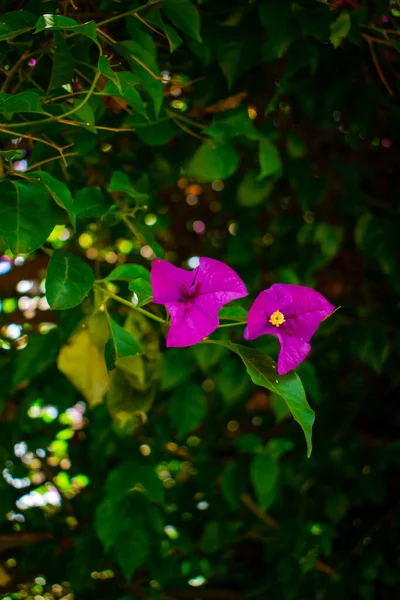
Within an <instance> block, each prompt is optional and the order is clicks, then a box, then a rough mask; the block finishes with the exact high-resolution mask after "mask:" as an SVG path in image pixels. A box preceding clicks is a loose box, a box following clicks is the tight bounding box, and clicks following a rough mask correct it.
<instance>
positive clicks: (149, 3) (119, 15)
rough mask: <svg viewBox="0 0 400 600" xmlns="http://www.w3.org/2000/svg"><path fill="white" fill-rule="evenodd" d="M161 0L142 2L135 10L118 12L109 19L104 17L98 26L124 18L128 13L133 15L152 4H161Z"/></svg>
mask: <svg viewBox="0 0 400 600" xmlns="http://www.w3.org/2000/svg"><path fill="white" fill-rule="evenodd" d="M161 2H162V0H150V2H148V3H147V4H143V6H139V8H135V10H128V11H127V12H124V13H119V14H118V15H115V16H114V17H110V18H109V19H104V21H100V22H99V23H97V26H98V27H103V25H108V24H109V23H113V22H114V21H118V20H119V19H124V18H125V17H129V15H132V16H133V15H135V14H136V13H138V12H140V11H141V10H145V9H146V8H150V6H154V4H161Z"/></svg>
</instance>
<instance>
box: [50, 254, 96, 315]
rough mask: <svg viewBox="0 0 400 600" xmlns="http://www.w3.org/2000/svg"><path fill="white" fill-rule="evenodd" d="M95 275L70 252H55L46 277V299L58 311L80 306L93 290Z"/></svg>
mask: <svg viewBox="0 0 400 600" xmlns="http://www.w3.org/2000/svg"><path fill="white" fill-rule="evenodd" d="M93 284H94V274H93V271H92V269H91V268H90V267H89V265H87V264H86V263H84V262H83V261H82V260H81V259H80V258H78V257H77V256H75V255H74V254H71V253H70V252H60V251H59V250H56V251H55V252H53V254H52V256H51V259H50V262H49V266H48V269H47V275H46V297H47V301H48V303H49V304H50V306H51V308H54V309H56V310H59V309H66V308H72V307H73V306H78V304H80V303H81V302H82V300H83V299H84V298H85V296H86V295H87V294H88V292H89V291H90V290H91V289H92V286H93Z"/></svg>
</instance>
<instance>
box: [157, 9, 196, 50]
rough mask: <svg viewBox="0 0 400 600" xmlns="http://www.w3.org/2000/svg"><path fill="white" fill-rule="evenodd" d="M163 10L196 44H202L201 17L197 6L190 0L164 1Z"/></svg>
mask: <svg viewBox="0 0 400 600" xmlns="http://www.w3.org/2000/svg"><path fill="white" fill-rule="evenodd" d="M162 8H163V10H164V11H165V14H166V15H167V17H168V18H169V19H170V21H171V22H172V23H173V24H174V25H175V27H177V28H178V29H180V30H181V31H183V32H184V33H186V34H187V35H189V36H190V37H192V38H193V39H194V40H196V42H201V41H202V39H201V35H200V27H201V21H200V15H199V12H198V10H197V8H196V6H195V5H194V4H193V3H192V2H191V1H190V0H164V2H163V4H162Z"/></svg>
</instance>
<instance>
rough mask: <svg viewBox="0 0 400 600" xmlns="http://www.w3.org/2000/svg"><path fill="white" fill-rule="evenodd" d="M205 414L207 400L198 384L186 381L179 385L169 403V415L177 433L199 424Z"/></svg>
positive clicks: (186, 431) (190, 429) (180, 433)
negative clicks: (185, 383)
mask: <svg viewBox="0 0 400 600" xmlns="http://www.w3.org/2000/svg"><path fill="white" fill-rule="evenodd" d="M206 414H207V402H206V398H205V396H204V392H203V390H202V389H201V387H200V386H198V385H196V384H194V383H188V384H187V385H184V386H182V387H179V388H178V389H177V390H176V391H175V392H174V394H173V395H172V397H171V398H170V404H169V416H170V417H171V420H172V422H173V424H174V426H175V428H176V431H177V433H178V434H179V435H184V434H186V433H189V431H192V430H193V429H195V428H196V427H198V426H199V425H200V423H201V422H202V420H203V419H204V417H205V416H206Z"/></svg>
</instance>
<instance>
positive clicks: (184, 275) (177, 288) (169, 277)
mask: <svg viewBox="0 0 400 600" xmlns="http://www.w3.org/2000/svg"><path fill="white" fill-rule="evenodd" d="M196 271H197V269H194V271H186V269H180V268H179V267H175V266H174V265H173V264H171V263H169V262H167V261H166V260H162V258H156V259H154V260H153V264H152V265H151V274H150V281H151V286H152V288H153V302H154V303H155V304H166V303H167V302H174V301H177V300H178V299H179V298H180V297H181V288H182V286H183V285H185V286H186V287H187V288H189V287H190V286H191V284H192V281H193V279H194V277H195V272H196Z"/></svg>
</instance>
